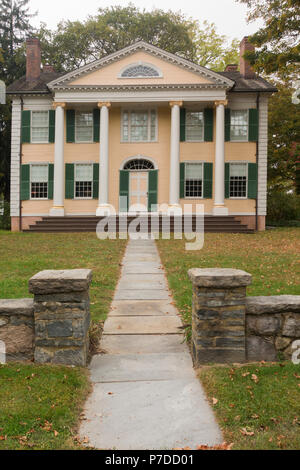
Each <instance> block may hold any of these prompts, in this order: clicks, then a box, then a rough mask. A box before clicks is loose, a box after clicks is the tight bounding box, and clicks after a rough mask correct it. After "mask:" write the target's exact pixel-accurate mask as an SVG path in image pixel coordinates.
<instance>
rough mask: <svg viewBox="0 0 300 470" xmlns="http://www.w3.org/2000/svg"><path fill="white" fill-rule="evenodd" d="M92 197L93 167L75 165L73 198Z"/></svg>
mask: <svg viewBox="0 0 300 470" xmlns="http://www.w3.org/2000/svg"><path fill="white" fill-rule="evenodd" d="M92 197H93V165H92V164H86V163H83V164H81V163H80V164H76V165H75V198H78V199H91V198H92Z"/></svg>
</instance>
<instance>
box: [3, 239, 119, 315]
mask: <svg viewBox="0 0 300 470" xmlns="http://www.w3.org/2000/svg"><path fill="white" fill-rule="evenodd" d="M125 246H126V241H124V240H104V241H102V240H101V241H100V240H98V239H97V237H96V235H95V234H92V233H82V234H77V233H74V234H73V233H71V234H65V233H64V234H45V233H10V232H4V231H0V298H2V299H9V298H11V299H13V298H22V297H30V294H29V293H28V281H29V279H30V278H31V277H32V276H33V275H34V274H36V273H38V272H39V271H42V270H44V269H78V268H89V269H92V270H93V282H92V286H91V290H90V295H91V313H92V319H93V321H103V320H104V319H105V317H106V315H107V313H108V309H109V306H110V303H111V301H112V297H113V293H114V290H115V286H116V283H117V281H118V278H119V272H120V262H121V260H122V257H123V253H124V249H125Z"/></svg>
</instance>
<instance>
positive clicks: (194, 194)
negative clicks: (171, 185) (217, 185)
mask: <svg viewBox="0 0 300 470" xmlns="http://www.w3.org/2000/svg"><path fill="white" fill-rule="evenodd" d="M184 194H185V197H190V198H202V197H203V163H186V164H185V182H184Z"/></svg>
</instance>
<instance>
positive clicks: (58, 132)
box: [50, 103, 65, 217]
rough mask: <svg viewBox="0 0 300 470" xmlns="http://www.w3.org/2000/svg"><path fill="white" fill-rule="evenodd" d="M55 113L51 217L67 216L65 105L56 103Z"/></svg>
mask: <svg viewBox="0 0 300 470" xmlns="http://www.w3.org/2000/svg"><path fill="white" fill-rule="evenodd" d="M54 107H55V109H56V111H55V145H54V186H53V207H52V209H50V215H51V216H56V217H58V216H59V217H63V216H64V215H65V209H64V199H65V163H64V116H65V111H64V108H65V103H54Z"/></svg>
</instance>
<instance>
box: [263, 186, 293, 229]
mask: <svg viewBox="0 0 300 470" xmlns="http://www.w3.org/2000/svg"><path fill="white" fill-rule="evenodd" d="M297 220H298V222H299V225H300V196H298V195H296V194H295V193H291V192H290V193H287V192H286V191H276V190H275V191H274V190H273V191H269V194H268V216H267V223H268V224H269V225H278V224H280V225H282V224H284V223H286V222H287V221H295V222H296V221H297ZM295 225H297V224H295Z"/></svg>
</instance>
